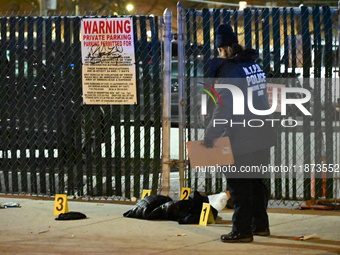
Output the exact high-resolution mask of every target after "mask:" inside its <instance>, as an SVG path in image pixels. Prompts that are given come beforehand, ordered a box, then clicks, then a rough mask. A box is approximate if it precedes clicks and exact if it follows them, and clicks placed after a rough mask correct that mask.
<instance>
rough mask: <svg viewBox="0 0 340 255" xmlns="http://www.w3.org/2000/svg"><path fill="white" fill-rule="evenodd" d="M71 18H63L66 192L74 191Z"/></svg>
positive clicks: (71, 192)
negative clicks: (65, 85)
mask: <svg viewBox="0 0 340 255" xmlns="http://www.w3.org/2000/svg"><path fill="white" fill-rule="evenodd" d="M71 19H72V18H66V17H65V18H64V37H65V41H64V49H65V51H64V52H65V62H64V64H65V72H64V75H65V78H66V80H67V89H66V90H64V102H63V104H64V116H65V126H64V128H65V131H64V137H63V138H64V140H65V148H64V151H65V155H64V158H65V165H64V169H65V170H66V172H67V194H73V193H74V175H73V169H74V155H75V151H76V150H75V148H74V134H75V125H74V108H73V105H74V104H73V94H74V86H75V84H74V79H73V70H72V69H73V67H72V65H71V64H72V62H73V59H72V54H73V51H72V43H73V40H72V34H73V33H72V31H71Z"/></svg>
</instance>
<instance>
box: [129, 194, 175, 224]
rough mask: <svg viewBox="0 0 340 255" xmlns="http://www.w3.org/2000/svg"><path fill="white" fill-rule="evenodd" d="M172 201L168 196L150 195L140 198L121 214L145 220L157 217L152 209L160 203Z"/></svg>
mask: <svg viewBox="0 0 340 255" xmlns="http://www.w3.org/2000/svg"><path fill="white" fill-rule="evenodd" d="M169 201H172V199H171V198H170V197H167V196H162V195H151V196H147V197H146V198H144V199H142V200H140V201H139V202H138V203H137V204H136V205H135V206H133V207H132V208H131V209H130V210H129V211H127V212H126V213H124V214H123V216H124V217H128V218H138V219H146V220H155V219H159V216H158V215H157V214H156V213H154V214H152V212H153V210H154V209H155V208H157V207H159V206H161V205H162V204H165V203H167V202H169Z"/></svg>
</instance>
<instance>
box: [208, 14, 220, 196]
mask: <svg viewBox="0 0 340 255" xmlns="http://www.w3.org/2000/svg"><path fill="white" fill-rule="evenodd" d="M220 21H221V12H220V10H219V9H214V12H213V29H214V31H217V27H218V26H219V24H220ZM215 41H216V34H215V33H214V42H215ZM217 56H218V51H217V49H216V48H215V51H214V57H217ZM207 177H208V179H207V180H206V186H207V187H208V191H209V193H213V192H215V193H219V192H221V191H222V178H221V175H219V174H215V186H216V187H215V189H214V190H213V185H212V184H213V183H212V178H213V175H212V174H208V173H207Z"/></svg>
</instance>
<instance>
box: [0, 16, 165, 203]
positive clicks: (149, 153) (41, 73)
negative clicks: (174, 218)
mask: <svg viewBox="0 0 340 255" xmlns="http://www.w3.org/2000/svg"><path fill="white" fill-rule="evenodd" d="M80 21H81V18H80V17H2V18H0V33H1V41H0V58H1V63H0V74H1V76H0V121H1V122H0V141H1V143H0V192H1V193H6V194H7V193H10V194H29V195H54V194H56V193H67V194H68V195H74V196H75V197H87V196H92V197H95V196H100V197H103V196H105V197H106V198H112V199H118V200H119V199H130V198H131V197H132V196H135V197H137V198H139V197H140V194H141V190H142V189H152V192H153V193H156V192H157V191H158V186H159V178H160V169H161V148H160V145H161V117H162V110H161V109H162V106H161V84H162V83H161V77H162V76H161V68H160V67H161V55H162V54H161V47H162V44H161V43H160V34H159V24H160V20H159V18H158V17H153V16H152V17H151V16H138V17H137V16H136V17H133V21H134V24H133V26H134V41H135V56H136V66H137V67H136V74H137V75H136V77H137V94H138V104H136V105H124V106H120V105H111V106H91V105H83V103H82V89H81V77H82V69H81V46H80V38H81V37H80ZM149 33H150V34H149Z"/></svg>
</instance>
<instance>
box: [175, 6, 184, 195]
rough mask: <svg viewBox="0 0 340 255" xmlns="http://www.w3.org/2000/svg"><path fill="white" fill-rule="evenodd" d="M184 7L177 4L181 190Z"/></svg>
mask: <svg viewBox="0 0 340 255" xmlns="http://www.w3.org/2000/svg"><path fill="white" fill-rule="evenodd" d="M183 14H184V10H183V5H182V3H181V2H178V3H177V29H178V35H177V47H178V80H177V81H178V134H179V137H178V138H179V151H178V153H179V188H180V190H181V189H182V188H183V187H184V148H185V137H184V133H185V120H184V109H185V104H184V102H185V101H184V86H183V84H184V63H185V58H184V57H185V56H184V54H185V53H184V47H183V46H184V28H183V25H184V24H183Z"/></svg>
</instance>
